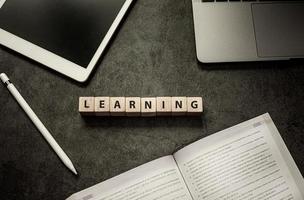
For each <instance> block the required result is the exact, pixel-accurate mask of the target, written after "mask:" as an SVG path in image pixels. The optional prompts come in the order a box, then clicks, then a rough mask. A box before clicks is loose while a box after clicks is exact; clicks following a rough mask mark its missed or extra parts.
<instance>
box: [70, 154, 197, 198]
mask: <svg viewBox="0 0 304 200" xmlns="http://www.w3.org/2000/svg"><path fill="white" fill-rule="evenodd" d="M67 200H192V197H191V195H190V193H189V191H188V189H187V187H186V185H185V182H184V180H183V178H182V176H181V174H180V172H179V169H178V167H177V165H176V163H175V160H174V158H173V157H172V156H166V157H162V158H159V159H157V160H154V161H151V162H149V163H146V164H144V165H141V166H139V167H137V168H134V169H132V170H130V171H127V172H125V173H123V174H121V175H119V176H116V177H114V178H111V179H109V180H107V181H104V182H102V183H99V184H97V185H95V186H93V187H90V188H88V189H86V190H83V191H81V192H78V193H76V194H73V195H72V196H70V197H69V198H68V199H67Z"/></svg>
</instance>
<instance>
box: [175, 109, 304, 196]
mask: <svg viewBox="0 0 304 200" xmlns="http://www.w3.org/2000/svg"><path fill="white" fill-rule="evenodd" d="M174 157H175V160H176V162H177V164H178V166H179V168H180V171H181V173H182V174H183V176H184V179H185V182H186V183H187V185H188V188H189V190H190V192H191V195H192V197H193V199H198V200H201V199H204V200H221V199H224V200H231V199H233V200H256V199H261V200H266V199H267V200H268V199H278V200H291V199H295V200H303V199H304V195H303V191H304V183H303V178H302V175H301V173H300V172H299V170H298V169H297V167H296V165H295V163H294V161H293V159H292V157H291V156H290V154H289V152H288V150H287V148H286V146H285V144H284V142H283V140H282V138H281V137H280V135H279V132H278V131H277V129H276V127H275V125H274V124H273V122H272V120H271V118H270V116H269V114H264V115H262V116H259V117H257V118H254V119H252V120H249V121H247V122H244V123H241V124H239V125H237V126H234V127H232V128H229V129H226V130H224V131H221V132H218V133H215V134H213V135H211V136H209V137H206V138H204V139H201V140H199V141H197V142H195V143H193V144H191V145H189V146H187V147H185V148H184V149H181V150H180V151H178V152H177V153H176V154H174Z"/></svg>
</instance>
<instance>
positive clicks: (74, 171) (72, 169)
mask: <svg viewBox="0 0 304 200" xmlns="http://www.w3.org/2000/svg"><path fill="white" fill-rule="evenodd" d="M69 168H70V170H71V171H72V172H73V173H74V174H75V175H78V173H77V171H76V169H75V167H74V166H73V165H72V166H69Z"/></svg>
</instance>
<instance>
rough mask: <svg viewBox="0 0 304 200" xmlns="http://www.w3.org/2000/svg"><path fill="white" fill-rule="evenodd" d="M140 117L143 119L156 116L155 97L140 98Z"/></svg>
mask: <svg viewBox="0 0 304 200" xmlns="http://www.w3.org/2000/svg"><path fill="white" fill-rule="evenodd" d="M141 116H143V117H153V116H156V98H155V97H146V98H141Z"/></svg>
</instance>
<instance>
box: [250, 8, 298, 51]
mask: <svg viewBox="0 0 304 200" xmlns="http://www.w3.org/2000/svg"><path fill="white" fill-rule="evenodd" d="M252 12H253V19H254V28H255V35H256V40H257V50H258V56H260V57H297V56H304V24H303V23H304V4H303V3H293V4H292V3H290V4H289V3H288V4H286V3H274V4H253V5H252Z"/></svg>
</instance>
